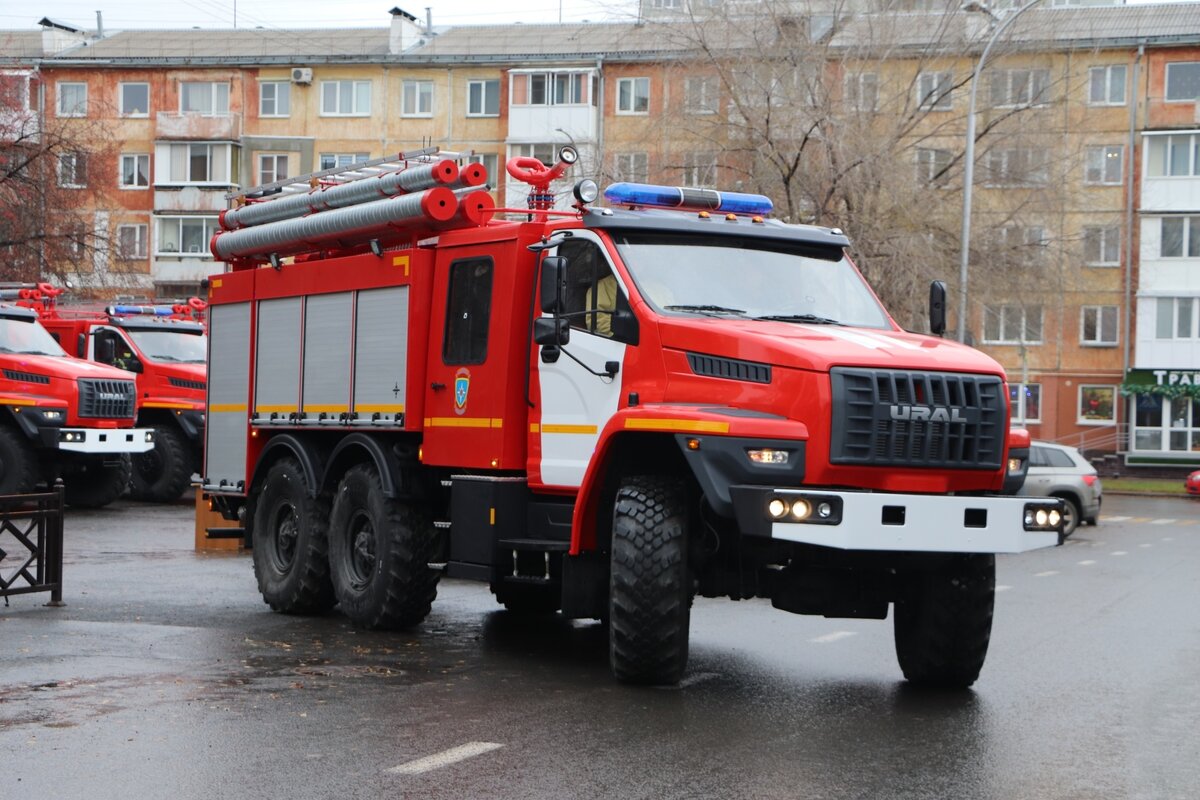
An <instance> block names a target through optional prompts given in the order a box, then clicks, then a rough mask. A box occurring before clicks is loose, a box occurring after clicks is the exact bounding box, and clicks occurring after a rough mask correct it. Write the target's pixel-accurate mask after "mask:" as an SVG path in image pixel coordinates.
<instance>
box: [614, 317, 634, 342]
mask: <svg viewBox="0 0 1200 800" xmlns="http://www.w3.org/2000/svg"><path fill="white" fill-rule="evenodd" d="M612 335H613V338H614V339H616V340H617V341H618V342H624V343H625V344H630V345H635V346H636V345H637V343H638V321H637V317H635V316H634V315H633V312H632V311H631V310H629V309H628V308H618V309H617V310H616V311H613V312H612Z"/></svg>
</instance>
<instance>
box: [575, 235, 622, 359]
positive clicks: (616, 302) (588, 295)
mask: <svg viewBox="0 0 1200 800" xmlns="http://www.w3.org/2000/svg"><path fill="white" fill-rule="evenodd" d="M558 255H560V256H563V257H565V258H566V259H567V287H566V295H565V296H564V297H563V312H564V316H565V317H566V318H567V319H568V320H570V323H571V327H572V328H575V329H577V330H582V331H587V332H588V333H592V334H595V335H596V336H603V337H605V338H609V339H611V338H612V336H613V333H612V312H614V311H616V310H618V309H628V308H629V301H628V300H626V298H625V295H624V293H623V292H622V291H621V287H620V285H619V284H618V283H617V277H616V275H614V274H613V271H612V267H610V266H609V264H608V259H606V258H605V257H604V252H603V251H602V250H601V249H600V247H599V246H598V245H597V244H596V243H595V242H589V241H584V240H576V241H567V242H563V243H562V244H560V245H559V246H558Z"/></svg>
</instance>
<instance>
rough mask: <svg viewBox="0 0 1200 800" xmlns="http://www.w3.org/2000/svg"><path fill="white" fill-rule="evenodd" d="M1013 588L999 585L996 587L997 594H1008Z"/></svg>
mask: <svg viewBox="0 0 1200 800" xmlns="http://www.w3.org/2000/svg"><path fill="white" fill-rule="evenodd" d="M1011 588H1012V587H1011V586H1001V585H999V584H998V585H997V586H996V591H997V592H1007V591H1008V590H1009V589H1011Z"/></svg>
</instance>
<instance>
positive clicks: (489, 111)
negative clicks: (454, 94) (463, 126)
mask: <svg viewBox="0 0 1200 800" xmlns="http://www.w3.org/2000/svg"><path fill="white" fill-rule="evenodd" d="M467 116H468V117H498V116H500V81H498V80H495V81H467Z"/></svg>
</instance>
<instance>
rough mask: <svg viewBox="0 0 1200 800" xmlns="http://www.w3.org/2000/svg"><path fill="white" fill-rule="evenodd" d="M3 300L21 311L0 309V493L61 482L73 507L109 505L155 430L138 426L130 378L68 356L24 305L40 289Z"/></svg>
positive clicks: (37, 296) (0, 291)
mask: <svg viewBox="0 0 1200 800" xmlns="http://www.w3.org/2000/svg"><path fill="white" fill-rule="evenodd" d="M10 295H11V296H10ZM21 295H23V296H21ZM0 296H2V297H3V298H4V299H12V300H15V301H16V303H19V304H20V305H18V304H13V305H9V304H7V303H0V369H2V370H3V374H2V375H0V494H20V493H22V492H28V491H31V490H33V489H34V487H35V486H37V485H38V484H39V483H50V482H53V481H54V480H55V479H56V478H59V477H61V478H62V479H63V482H64V485H65V489H66V498H65V499H66V502H67V503H69V504H70V505H73V506H77V507H84V508H98V507H100V506H104V505H107V504H108V503H111V502H112V501H113V500H115V499H117V498H118V497H120V495H121V493H122V492H124V491H125V488H126V486H127V485H128V483H129V470H130V466H129V460H130V455H131V454H139V453H144V452H146V451H148V450H151V449H152V448H153V447H154V432H153V431H151V430H149V429H146V428H134V427H133V424H134V412H135V408H136V402H137V397H136V390H135V385H134V380H133V375H131V374H130V373H128V372H124V371H122V370H119V369H114V368H113V367H109V366H105V365H102V364H92V363H89V362H87V361H82V360H80V359H76V358H71V357H70V356H68V355H67V354H66V353H65V352H64V351H63V349H62V348H61V347H59V345H58V342H56V341H55V340H54V338H53V337H52V336H51V335H50V334H49V333H48V332H47V331H46V329H45V328H43V327H42V325H41V324H40V323H39V322H38V312H37V311H35V310H34V309H32V308H28V307H25V306H24V304H25V303H27V302H35V303H36V302H39V301H40V300H41V291H40V290H38V289H36V288H34V289H28V288H25V289H13V288H5V289H0Z"/></svg>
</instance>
